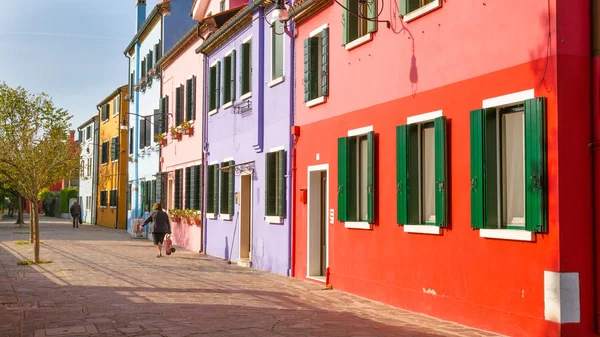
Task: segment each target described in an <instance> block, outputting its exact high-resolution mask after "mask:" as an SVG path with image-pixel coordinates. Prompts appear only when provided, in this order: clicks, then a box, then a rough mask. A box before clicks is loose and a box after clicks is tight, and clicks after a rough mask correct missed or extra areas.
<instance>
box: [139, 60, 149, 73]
mask: <svg viewBox="0 0 600 337" xmlns="http://www.w3.org/2000/svg"><path fill="white" fill-rule="evenodd" d="M141 68H142V70H141V71H142V73H141V74H140V76H141V77H142V78H144V77H146V73H147V72H148V69H146V58H144V59H143V60H142V65H141Z"/></svg>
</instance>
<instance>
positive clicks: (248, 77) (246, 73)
mask: <svg viewBox="0 0 600 337" xmlns="http://www.w3.org/2000/svg"><path fill="white" fill-rule="evenodd" d="M241 68H242V69H241V73H242V74H241V82H242V83H241V86H242V88H241V90H242V96H243V95H246V94H248V93H250V92H252V40H250V41H247V42H244V43H243V44H242V62H241Z"/></svg>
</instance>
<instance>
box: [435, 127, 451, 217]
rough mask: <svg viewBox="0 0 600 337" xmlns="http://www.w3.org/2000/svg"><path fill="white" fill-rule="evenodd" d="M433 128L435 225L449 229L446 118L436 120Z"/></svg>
mask: <svg viewBox="0 0 600 337" xmlns="http://www.w3.org/2000/svg"><path fill="white" fill-rule="evenodd" d="M433 127H434V133H435V136H434V138H435V140H434V142H435V223H436V225H438V226H440V227H447V226H448V219H447V208H446V205H447V197H448V192H447V187H448V183H447V176H446V175H447V170H446V117H445V116H442V117H438V118H436V119H434V120H433Z"/></svg>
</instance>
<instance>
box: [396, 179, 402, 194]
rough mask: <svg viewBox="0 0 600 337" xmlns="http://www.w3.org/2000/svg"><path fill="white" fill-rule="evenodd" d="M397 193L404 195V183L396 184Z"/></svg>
mask: <svg viewBox="0 0 600 337" xmlns="http://www.w3.org/2000/svg"><path fill="white" fill-rule="evenodd" d="M396 193H399V194H402V182H399V183H397V184H396Z"/></svg>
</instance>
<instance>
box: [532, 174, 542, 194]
mask: <svg viewBox="0 0 600 337" xmlns="http://www.w3.org/2000/svg"><path fill="white" fill-rule="evenodd" d="M529 180H531V185H532V187H533V190H534V191H535V190H537V189H540V190H541V189H542V183H541V180H542V179H541V176H540V177H538V176H537V175H535V174H533V175H531V177H529Z"/></svg>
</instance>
